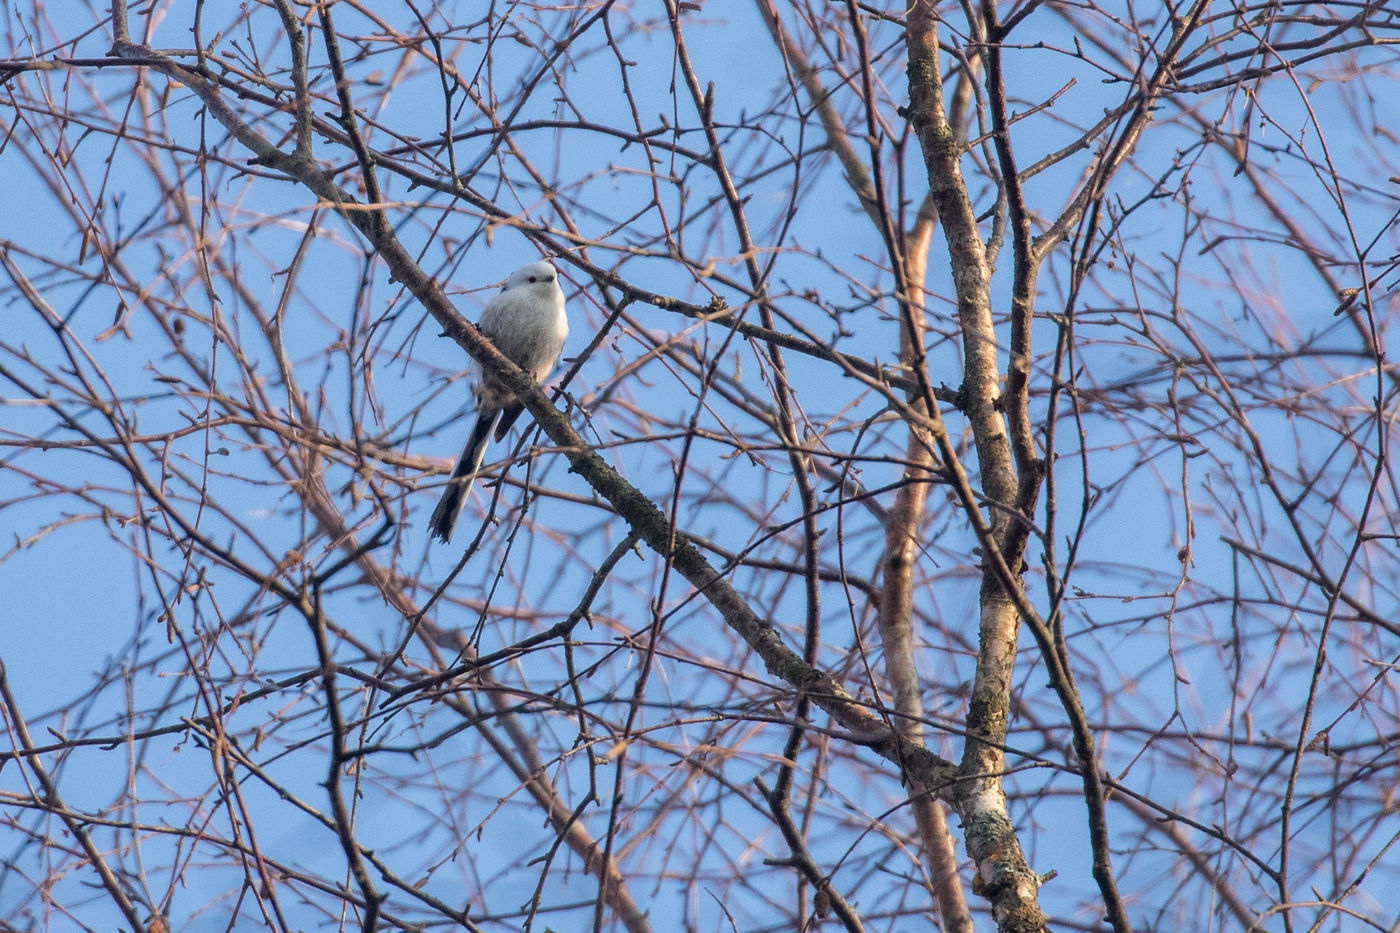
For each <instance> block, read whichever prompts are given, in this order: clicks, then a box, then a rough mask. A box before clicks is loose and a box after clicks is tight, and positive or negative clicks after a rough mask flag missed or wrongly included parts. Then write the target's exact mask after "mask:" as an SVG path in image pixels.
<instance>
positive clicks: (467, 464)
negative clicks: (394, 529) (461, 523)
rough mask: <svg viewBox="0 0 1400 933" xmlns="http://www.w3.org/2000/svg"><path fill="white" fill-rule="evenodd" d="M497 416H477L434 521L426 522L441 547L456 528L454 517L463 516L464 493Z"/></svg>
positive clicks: (473, 476) (472, 476) (473, 475)
mask: <svg viewBox="0 0 1400 933" xmlns="http://www.w3.org/2000/svg"><path fill="white" fill-rule="evenodd" d="M499 414H500V411H499V410H496V411H481V412H480V413H478V414H477V416H476V424H475V425H474V426H473V427H472V434H471V437H469V438H467V446H465V447H463V448H462V455H461V456H460V457H458V458H457V465H456V466H455V467H453V468H452V478H451V479H450V480H448V482H447V488H446V489H445V490H443V493H442V498H441V499H440V500H438V504H437V508H435V509H433V517H432V518H430V519H428V531H429V532H430V533H431V534H432V536H433V537H434V538H440V539H441V540H442V543H443V544H446V543H447V542H449V541H451V540H452V529H453V528H455V527H456V525H457V516H459V515H461V514H462V506H464V505H466V504H467V493H469V492H471V488H472V481H473V480H475V479H476V471H477V470H478V469H480V468H481V460H482V458H483V457H485V456H486V442H487V441H489V440H490V439H491V426H492V425H494V424H495V423H496V417H497V416H498V415H499Z"/></svg>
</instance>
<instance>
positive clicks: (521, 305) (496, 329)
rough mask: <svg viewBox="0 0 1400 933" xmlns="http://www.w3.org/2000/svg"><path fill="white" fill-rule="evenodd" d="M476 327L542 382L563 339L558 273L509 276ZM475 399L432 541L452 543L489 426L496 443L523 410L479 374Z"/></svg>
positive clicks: (542, 267) (536, 269) (544, 266)
mask: <svg viewBox="0 0 1400 933" xmlns="http://www.w3.org/2000/svg"><path fill="white" fill-rule="evenodd" d="M477 326H478V327H479V328H481V332H482V333H484V334H485V335H486V336H487V337H490V338H491V342H492V343H494V344H495V345H496V349H497V350H500V351H501V352H502V353H504V354H505V355H506V356H507V357H509V359H510V360H511V362H513V363H514V364H515V365H516V366H519V367H520V368H521V369H523V370H525V371H526V372H527V373H529V374H530V376H531V378H533V379H534V380H535V381H536V382H544V380H545V377H546V376H548V375H549V373H550V370H552V369H554V364H555V363H557V362H558V361H559V354H561V353H563V352H564V339H565V338H566V337H568V335H569V319H568V318H567V317H566V316H565V315H564V292H563V291H561V290H560V288H559V274H558V273H557V272H555V270H554V266H552V265H550V264H549V263H548V262H543V261H541V262H532V263H530V264H529V265H527V266H521V267H520V268H519V269H516V270H515V271H514V272H512V273H511V274H510V278H508V279H506V284H505V287H504V288H502V289H501V293H500V294H499V295H497V296H496V297H494V298H492V299H491V300H490V301H489V302H487V303H486V310H485V311H483V312H482V313H481V323H480V324H478V325H477ZM476 397H477V403H476V425H475V426H474V427H473V428H472V433H471V436H470V437H469V438H467V446H466V447H463V448H462V455H461V456H460V457H458V458H457V465H456V466H455V467H453V468H452V478H451V479H450V480H448V483H447V489H446V490H444V491H443V494H442V500H441V501H440V502H438V504H437V508H435V509H433V517H432V518H431V519H430V520H429V523H428V527H429V530H430V531H431V532H432V535H433V537H435V538H441V539H442V540H443V542H444V543H446V542H448V541H450V540H452V529H453V527H454V526H455V525H456V524H457V516H458V515H460V514H462V506H464V505H466V502H467V493H468V492H470V491H471V488H472V481H473V480H475V479H476V471H477V470H478V469H480V468H481V459H482V457H483V456H485V454H486V442H487V439H488V438H489V437H490V436H491V428H492V427H493V426H494V427H495V429H496V441H497V442H499V441H500V440H501V438H503V437H505V436H506V432H507V431H509V430H510V426H511V425H512V424H514V423H515V419H516V418H518V417H520V413H521V411H523V410H524V407H525V406H523V405H522V404H521V403H520V401H519V400H518V399H516V397H515V394H514V393H513V392H511V391H510V390H509V389H507V388H506V387H505V386H503V385H501V383H500V382H499V381H498V380H497V379H495V378H493V377H492V375H491V374H490V373H483V374H482V378H481V382H480V384H478V385H477V388H476Z"/></svg>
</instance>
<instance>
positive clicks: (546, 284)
mask: <svg viewBox="0 0 1400 933" xmlns="http://www.w3.org/2000/svg"><path fill="white" fill-rule="evenodd" d="M558 282H559V273H558V272H556V271H555V269H554V266H553V265H552V264H551V263H549V262H548V261H546V260H543V259H541V260H540V261H539V262H532V263H528V264H527V265H523V266H521V267H520V268H519V269H516V270H515V271H514V272H512V273H511V274H510V278H508V279H506V284H505V287H504V288H502V289H501V291H503V292H509V291H514V290H515V289H517V288H532V287H533V288H535V289H538V290H539V291H541V292H551V291H554V290H555V289H557V288H558V287H559V285H558Z"/></svg>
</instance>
